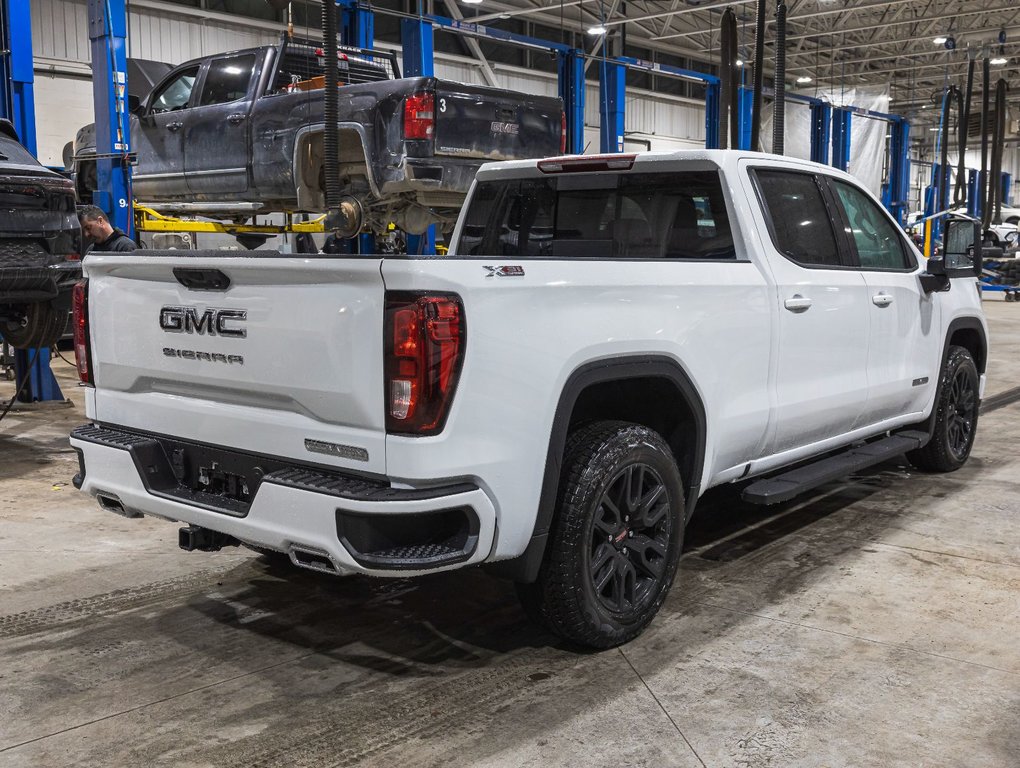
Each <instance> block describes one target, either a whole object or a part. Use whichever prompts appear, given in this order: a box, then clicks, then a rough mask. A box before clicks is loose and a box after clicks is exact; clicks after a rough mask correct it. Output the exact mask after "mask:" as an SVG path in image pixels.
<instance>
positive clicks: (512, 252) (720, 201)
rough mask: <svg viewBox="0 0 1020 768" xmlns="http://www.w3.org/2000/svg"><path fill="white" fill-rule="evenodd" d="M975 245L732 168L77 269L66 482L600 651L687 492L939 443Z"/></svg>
mask: <svg viewBox="0 0 1020 768" xmlns="http://www.w3.org/2000/svg"><path fill="white" fill-rule="evenodd" d="M978 234H979V228H978V226H977V225H976V224H975V223H973V222H970V221H962V220H958V221H953V222H952V223H950V224H948V225H947V232H946V235H945V238H944V241H945V243H946V246H945V249H944V250H945V254H946V255H945V257H944V258H942V259H939V260H937V261H936V260H932V261H930V262H928V263H927V264H925V263H924V260H923V259H922V258H921V257H920V256H919V254H918V252H917V251H916V249H915V248H914V246H913V245H912V244H911V243H910V241H909V240H908V239H907V237H906V236H905V235H904V233H903V232H902V231H901V230H900V228H899V227H898V226H897V225H896V223H895V221H894V220H893V219H892V218H890V216H889V215H888V214H887V213H886V211H885V210H884V209H883V208H882V207H881V206H880V204H879V203H878V202H877V201H876V200H875V199H874V197H872V195H871V194H869V193H868V192H866V191H864V190H863V189H862V188H861V187H860V186H859V185H858V184H857V182H856V181H854V179H852V178H851V177H850V176H847V175H846V174H844V173H840V172H839V171H836V170H834V169H832V168H829V167H826V166H822V165H816V164H812V163H806V162H800V161H797V160H791V159H787V158H782V157H774V156H768V155H762V154H754V153H746V152H736V151H685V152H676V153H647V154H642V155H638V156H634V155H611V156H579V157H564V158H550V159H546V160H539V161H534V160H532V161H518V162H511V163H495V164H491V165H487V166H485V167H484V168H483V169H482V170H480V171H479V173H478V176H477V178H476V180H475V182H474V185H473V187H472V189H471V191H470V193H469V197H468V200H467V202H466V205H465V208H464V209H463V211H462V213H461V216H460V218H459V221H458V223H457V227H456V229H455V231H454V234H453V239H452V248H451V250H450V253H449V254H448V255H447V256H445V257H439V258H437V257H395V258H389V257H388V258H385V259H384V258H381V257H360V258H359V257H347V258H334V257H326V256H321V257H308V256H300V257H299V256H288V255H281V254H279V253H275V252H251V253H247V254H241V255H239V254H237V253H222V252H180V251H150V252H144V251H136V252H134V253H109V254H99V253H96V254H92V255H90V256H89V257H88V258H87V259H86V260H85V262H84V271H85V276H86V278H87V279H86V280H85V281H83V282H82V283H81V284H79V286H78V288H77V289H76V293H75V302H74V303H75V307H76V311H77V315H76V322H75V328H76V341H75V344H76V352H77V359H78V367H79V373H80V376H81V378H82V381H83V382H84V384H85V386H86V387H87V389H86V390H85V391H86V395H87V396H86V414H87V416H88V418H89V419H90V420H91V423H90V424H88V425H87V426H83V427H80V428H78V429H77V430H75V431H74V433H73V435H72V436H71V444H72V446H73V447H74V448H75V449H76V451H77V452H78V455H79V459H80V473H79V474H78V476H77V477H76V478H75V485H76V486H78V487H79V488H81V489H82V490H84V491H86V492H88V493H90V494H93V495H95V496H96V497H98V499H99V502H100V503H101V505H102V506H103V507H105V508H108V509H110V510H112V511H115V512H118V513H120V514H125V515H127V516H129V517H131V516H138V515H141V514H145V515H154V516H156V517H161V518H166V519H168V520H174V521H182V522H184V523H186V524H187V526H186V527H184V528H182V529H181V531H180V544H181V546H182V547H184V548H185V549H199V550H215V549H219V548H220V547H222V546H227V545H235V544H238V543H242V544H246V545H249V546H252V547H254V548H256V549H260V550H262V551H274V552H279V553H286V555H287V556H289V558H290V559H291V560H292V561H293V563H294V564H296V565H298V566H303V567H306V568H313V569H316V570H320V571H327V572H330V573H336V574H352V573H362V574H370V575H376V576H407V575H414V574H422V573H426V572H430V571H436V570H444V569H451V568H462V567H465V566H469V565H475V564H481V563H486V564H491V565H492V567H493V568H494V570H496V571H497V572H501V573H503V574H504V575H506V576H508V577H510V578H512V579H514V580H515V581H517V582H518V584H519V593H520V595H521V598H522V601H523V602H524V605H525V607H526V609H527V611H528V614H529V615H530V616H531V617H532V618H534V619H536V620H538V621H540V622H542V623H544V624H545V625H546V626H548V627H549V628H550V629H552V630H553V631H554V632H556V633H558V634H559V635H561V636H563V637H565V638H568V639H570V640H573V641H575V642H577V643H581V644H585V645H589V646H595V647H608V646H612V645H616V644H619V643H622V642H625V641H627V640H629V639H631V638H633V637H635V636H636V635H637V634H638V633H640V632H641V630H642V629H643V628H644V627H645V626H646V625H647V624H648V623H649V622H650V621H651V619H652V617H653V616H654V615H655V613H656V611H657V610H658V608H659V606H660V605H661V604H662V602H663V600H664V599H665V596H666V593H667V591H668V589H669V587H670V585H671V583H672V581H673V578H674V575H675V573H676V571H677V564H678V561H679V558H680V553H681V548H682V544H683V532H684V526H685V524H686V523H687V521H688V520H689V519H690V517H691V514H692V512H693V510H694V506H695V503H696V502H697V500H698V497H699V496H700V495H701V494H702V493H704V492H705V490H707V489H708V488H711V487H712V486H716V485H719V484H721V483H728V482H732V481H736V480H747V479H749V478H757V479H756V480H755V481H753V482H750V483H748V484H747V486H746V488H745V489H744V491H743V495H744V498H745V499H748V500H750V501H754V502H758V503H763V504H769V503H775V502H780V501H784V500H786V499H789V498H791V497H793V496H794V495H796V494H797V493H800V492H802V491H804V490H807V489H809V488H812V487H816V486H818V485H820V484H822V483H824V482H827V481H829V480H832V479H835V478H837V477H840V476H843V475H846V474H850V473H852V472H854V471H856V470H858V469H861V468H863V467H866V466H869V465H872V464H875V463H878V462H879V461H882V460H884V459H888V458H893V457H895V456H899V455H901V454H903V453H905V452H906V453H907V456H908V458H909V459H910V461H911V462H912V463H913V464H914V465H915V466H917V467H919V468H921V469H926V470H933V471H943V472H944V471H951V470H954V469H956V468H958V467H960V466H961V465H962V464H963V463H964V462H965V461H966V460H967V457H968V455H969V453H970V450H971V446H972V444H973V440H974V433H975V428H976V425H977V417H978V405H979V402H980V396H981V392H982V390H983V384H984V370H985V362H986V360H987V356H988V353H987V331H986V326H985V321H984V318H983V315H982V311H981V304H980V294H979V292H978V290H977V288H976V280H975V270H976V269H979V268H980V245H978V246H977V252H976V253H975V248H974V246H973V244H974V243H975V242H979V237H978Z"/></svg>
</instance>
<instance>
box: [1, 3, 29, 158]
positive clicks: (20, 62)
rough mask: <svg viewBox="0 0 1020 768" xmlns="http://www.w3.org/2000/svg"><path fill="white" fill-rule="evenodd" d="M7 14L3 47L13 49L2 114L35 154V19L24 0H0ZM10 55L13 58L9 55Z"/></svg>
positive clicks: (4, 80) (5, 71)
mask: <svg viewBox="0 0 1020 768" xmlns="http://www.w3.org/2000/svg"><path fill="white" fill-rule="evenodd" d="M0 6H2V7H0V13H3V14H4V18H3V21H4V32H5V35H4V37H5V39H4V40H0V47H2V48H3V50H4V51H5V52H6V51H10V53H9V54H8V55H7V56H4V55H3V54H0V57H2V58H7V61H5V62H3V67H2V69H0V95H2V96H3V98H2V100H0V117H6V118H7V119H8V120H10V121H11V122H12V123H14V128H15V130H17V132H18V138H19V139H20V140H21V143H22V144H23V145H24V146H25V148H26V149H27V150H28V151H29V152H31V153H32V154H33V155H35V154H37V151H38V150H37V147H36V137H35V90H34V88H35V86H34V83H35V74H34V73H33V71H32V64H33V61H32V19H31V17H30V15H29V6H30V4H29V3H26V2H22V0H14V2H13V3H12V2H9V1H8V0H0ZM8 57H9V58H8Z"/></svg>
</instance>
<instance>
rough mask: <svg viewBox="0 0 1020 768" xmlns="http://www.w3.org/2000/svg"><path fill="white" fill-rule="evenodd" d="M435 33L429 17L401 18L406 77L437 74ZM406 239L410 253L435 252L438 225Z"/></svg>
mask: <svg viewBox="0 0 1020 768" xmlns="http://www.w3.org/2000/svg"><path fill="white" fill-rule="evenodd" d="M433 33H434V30H433V28H432V23H431V22H430V21H428V20H427V19H422V18H418V19H402V20H401V22H400V40H401V43H402V47H403V66H404V76H405V77H432V76H433V75H434V74H435V57H434V51H435V48H434V47H433ZM405 240H406V242H407V252H408V253H410V254H416V255H417V254H420V255H426V254H434V253H435V252H436V225H435V224H433V225H431V226H430V227H429V228H428V229H427V230H426V231H425V233H424V234H421V235H406V237H405Z"/></svg>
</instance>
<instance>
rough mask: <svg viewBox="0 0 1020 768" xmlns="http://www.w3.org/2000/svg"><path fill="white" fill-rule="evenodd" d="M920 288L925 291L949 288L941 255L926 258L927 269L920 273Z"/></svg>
mask: <svg viewBox="0 0 1020 768" xmlns="http://www.w3.org/2000/svg"><path fill="white" fill-rule="evenodd" d="M921 288H923V289H924V292H925V293H940V292H942V291H948V290H949V275H948V274H946V262H945V261H944V260H943V258H942V257H941V256H932V257H931V258H930V259H928V268H927V271H926V272H925V274H923V275H921Z"/></svg>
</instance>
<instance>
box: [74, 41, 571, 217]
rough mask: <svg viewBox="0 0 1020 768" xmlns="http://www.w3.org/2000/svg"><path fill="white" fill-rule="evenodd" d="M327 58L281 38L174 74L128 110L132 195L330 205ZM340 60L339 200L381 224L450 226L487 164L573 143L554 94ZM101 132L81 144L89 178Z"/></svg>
mask: <svg viewBox="0 0 1020 768" xmlns="http://www.w3.org/2000/svg"><path fill="white" fill-rule="evenodd" d="M324 63H325V58H324V56H323V53H322V49H321V44H319V43H315V42H312V41H308V40H299V39H296V38H295V39H289V38H287V37H286V36H284V38H283V39H282V41H281V42H280V44H279V45H275V46H263V47H261V48H252V49H248V50H243V51H235V52H232V53H223V54H217V55H215V56H208V57H205V58H202V59H196V60H195V61H190V62H187V63H185V64H182V65H180V66H178V67H176V68H175V69H173V70H172V71H171V72H169V73H168V74H167V75H166V77H165V78H163V80H162V81H161V82H160V83H159V84H158V85H156V87H155V88H154V89H153V90H152V91H151V92H150V93H149V94H148V96H146V97H145V99H143V100H142V101H141V103H138V104H132V107H133V109H132V118H131V147H132V150H133V151H134V152H136V153H137V164H136V167H135V169H134V174H133V178H134V195H135V198H136V199H137V200H138V201H139V202H142V203H152V204H155V205H158V207H160V208H161V209H163V210H168V209H169V210H173V209H175V208H176V209H178V210H181V211H188V212H191V213H199V214H205V215H211V216H230V217H235V218H237V217H241V216H245V215H247V216H251V215H254V214H256V213H269V212H288V213H294V212H321V211H323V210H325V199H324V198H325V194H324V188H325V174H324V171H323V165H324V163H323V129H324V124H325V122H324V118H323V90H322V89H323V72H324ZM338 66H339V82H340V84H341V87H340V113H339V122H338V128H339V133H340V175H341V181H342V185H343V193H344V194H345V195H347V196H349V198H353V200H354V201H356V202H355V206H356V208H357V210H358V211H360V212H361V214H362V221H363V223H364V225H365V226H367V227H370V228H372V229H376V230H381V229H383V228H385V226H386V224H388V223H389V222H393V223H395V224H396V225H397V226H398V227H400V228H401V229H403V230H405V231H407V232H410V233H412V234H416V233H420V232H422V231H424V230H425V228H426V227H427V226H428V225H429V224H433V223H440V224H442V225H445V226H449V227H452V225H453V222H454V220H455V219H456V215H457V211H458V210H459V208H460V205H461V203H462V202H463V200H464V197H465V195H466V193H467V190H468V187H469V186H470V184H471V180H472V179H473V178H474V175H475V171H477V170H478V168H479V167H480V166H481V165H482V164H483V163H485V162H487V161H490V160H511V159H525V158H536V157H545V156H549V155H555V154H557V153H559V152H561V150H562V149H563V139H564V137H565V130H564V125H565V124H564V118H563V107H562V103H561V102H560V100H559V99H558V98H554V97H548V96H533V95H528V94H523V93H518V92H515V91H507V90H502V89H498V88H489V87H485V86H477V85H467V84H463V83H454V82H450V81H445V80H441V79H438V78H435V77H405V78H401V77H400V76H399V75H400V72H399V70H398V67H397V61H396V56H395V54H393V53H390V52H382V51H369V50H366V49H358V48H349V47H345V46H341V47H340V54H339V61H338ZM92 135H93V133H92V132H91V131H89V130H88V127H86V128H85V129H82V131H79V135H78V137H77V138H76V140H75V148H74V151H75V162H76V168H77V171H78V178H79V179H86V178H90V174H89V173H88V170H89V169H88V164H89V163H94V162H95V161H94V159H92V158H90V157H89V156H90V155H94V153H95V142H94V140H91V142H90V139H91V137H92ZM90 144H91V145H90ZM87 191H88V190H81V189H79V194H82V193H83V192H86V193H87ZM83 196H84V195H83Z"/></svg>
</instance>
